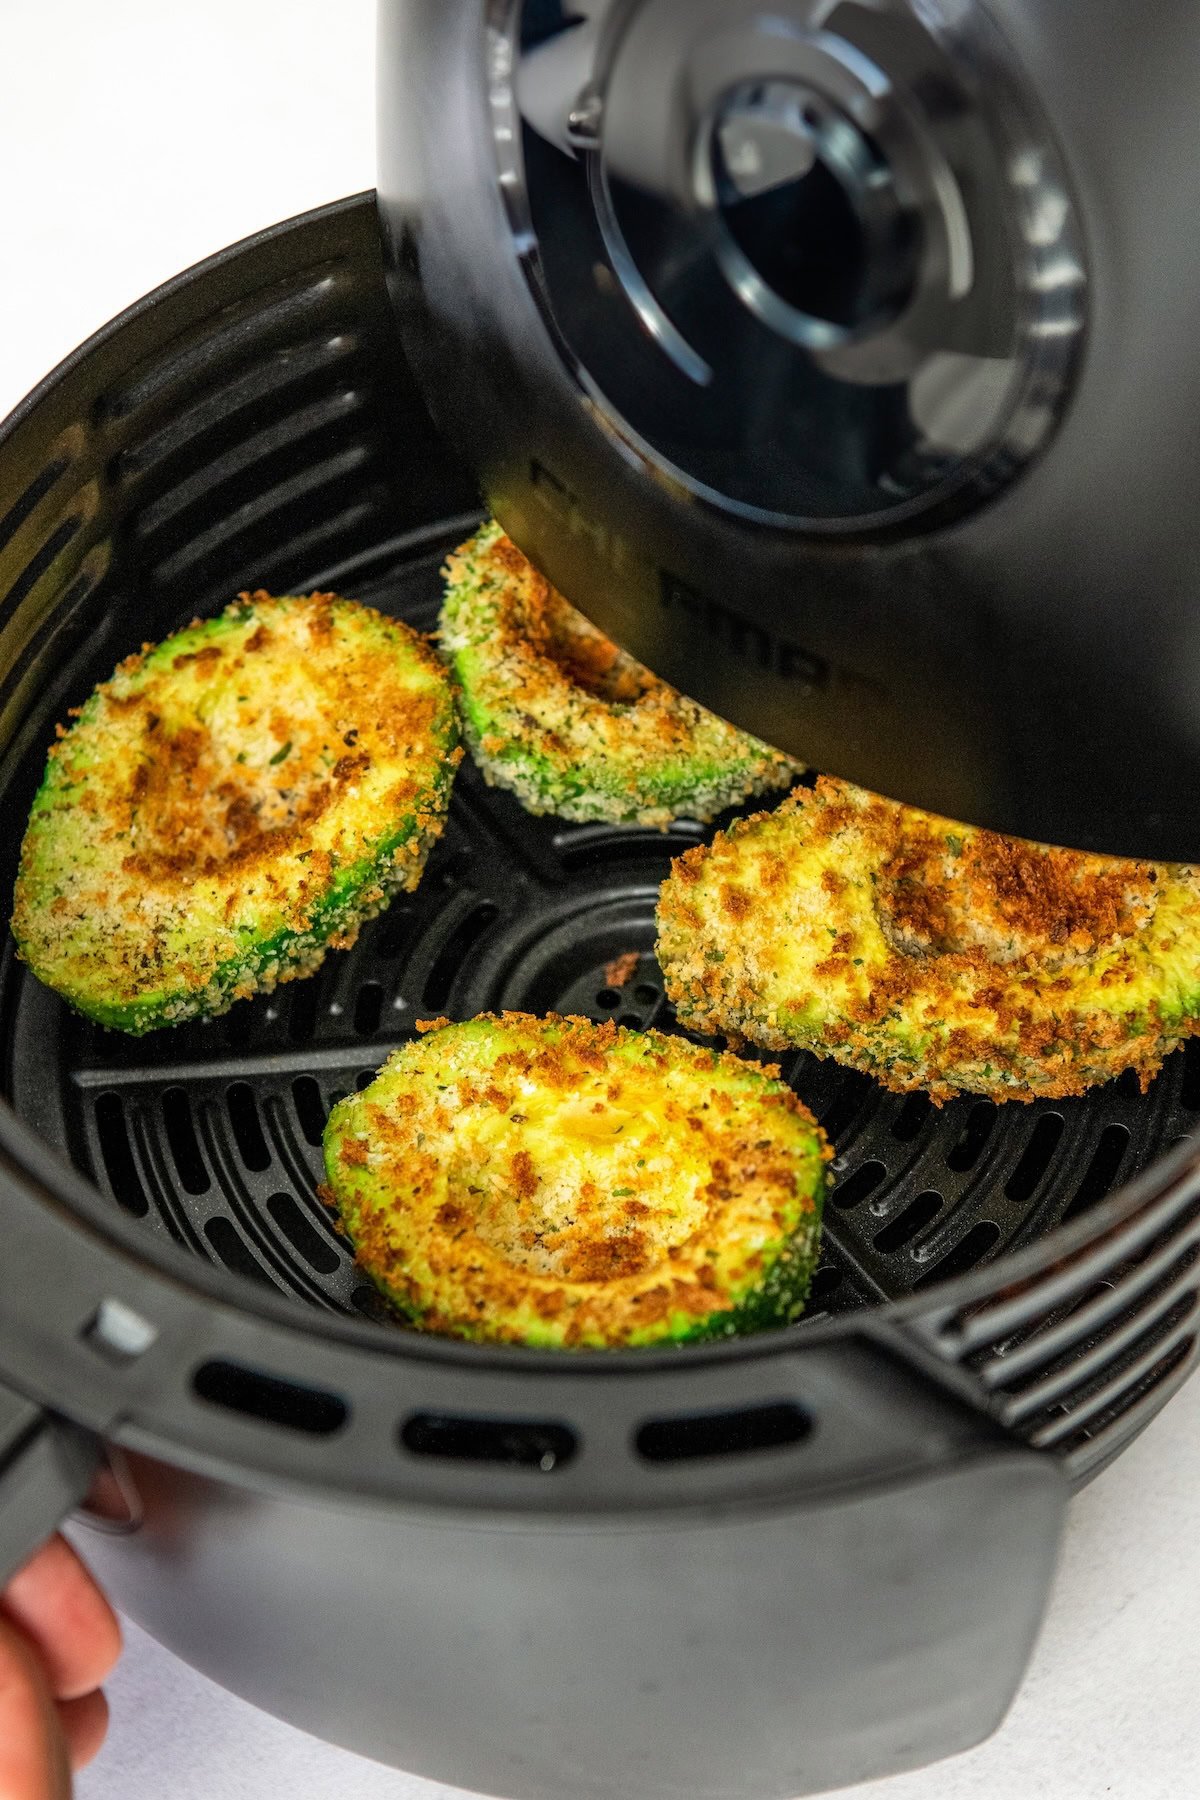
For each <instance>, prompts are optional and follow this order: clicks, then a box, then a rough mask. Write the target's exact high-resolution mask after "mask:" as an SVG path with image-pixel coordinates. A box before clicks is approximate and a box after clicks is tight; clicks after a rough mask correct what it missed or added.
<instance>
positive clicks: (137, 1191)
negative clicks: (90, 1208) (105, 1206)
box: [96, 1094, 150, 1219]
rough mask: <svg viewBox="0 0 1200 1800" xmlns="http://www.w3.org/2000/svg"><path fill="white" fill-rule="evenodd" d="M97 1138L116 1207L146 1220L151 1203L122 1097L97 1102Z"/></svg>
mask: <svg viewBox="0 0 1200 1800" xmlns="http://www.w3.org/2000/svg"><path fill="white" fill-rule="evenodd" d="M96 1136H97V1138H98V1139H99V1141H100V1155H101V1156H102V1158H103V1159H104V1172H105V1174H106V1175H107V1176H108V1185H109V1187H110V1189H111V1190H112V1195H113V1198H114V1199H115V1200H116V1202H117V1205H118V1206H122V1207H124V1209H125V1211H126V1212H128V1213H132V1214H133V1216H134V1218H136V1219H144V1218H145V1217H146V1214H147V1213H148V1212H149V1211H150V1202H149V1200H147V1198H146V1192H145V1189H144V1188H143V1187H142V1181H141V1176H140V1175H139V1174H138V1170H137V1164H136V1162H135V1161H134V1160H133V1151H132V1149H131V1148H130V1143H129V1131H128V1127H127V1126H126V1123H125V1108H124V1106H122V1104H121V1096H120V1095H119V1094H101V1095H100V1097H99V1099H98V1100H97V1101H96Z"/></svg>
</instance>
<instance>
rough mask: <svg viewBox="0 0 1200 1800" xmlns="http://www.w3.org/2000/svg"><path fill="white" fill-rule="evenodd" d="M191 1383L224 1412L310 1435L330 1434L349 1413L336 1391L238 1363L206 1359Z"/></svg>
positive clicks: (342, 1423) (322, 1435) (203, 1397)
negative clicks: (242, 1415)
mask: <svg viewBox="0 0 1200 1800" xmlns="http://www.w3.org/2000/svg"><path fill="white" fill-rule="evenodd" d="M192 1386H193V1388H194V1389H195V1390H196V1393H197V1394H198V1395H199V1396H200V1398H201V1400H207V1401H208V1403H209V1405H210V1406H223V1407H224V1408H225V1410H226V1411H227V1412H234V1413H242V1414H244V1415H245V1417H247V1418H251V1419H265V1420H266V1421H267V1422H268V1423H269V1424H271V1425H284V1426H286V1427H287V1429H288V1430H289V1431H304V1432H307V1433H309V1435H310V1436H313V1437H329V1436H331V1435H332V1433H333V1432H335V1431H340V1430H341V1428H342V1426H343V1425H344V1424H345V1423H346V1420H347V1418H348V1417H349V1408H348V1407H347V1405H346V1402H345V1401H344V1400H342V1399H339V1397H338V1396H337V1395H336V1394H329V1393H325V1392H323V1390H322V1389H320V1388H311V1387H300V1386H299V1385H298V1384H297V1383H296V1382H293V1381H281V1380H280V1379H279V1377H278V1376H276V1375H264V1374H262V1373H261V1371H260V1370H258V1369H247V1368H244V1367H243V1366H242V1364H240V1363H232V1362H206V1363H204V1364H202V1365H201V1367H200V1368H198V1369H197V1370H196V1373H195V1375H194V1376H193V1377H192Z"/></svg>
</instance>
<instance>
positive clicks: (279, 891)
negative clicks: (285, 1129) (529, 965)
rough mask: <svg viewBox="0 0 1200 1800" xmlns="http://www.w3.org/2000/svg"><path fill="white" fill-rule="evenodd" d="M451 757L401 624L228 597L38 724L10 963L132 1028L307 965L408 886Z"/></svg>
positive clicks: (213, 1009) (440, 809)
mask: <svg viewBox="0 0 1200 1800" xmlns="http://www.w3.org/2000/svg"><path fill="white" fill-rule="evenodd" d="M461 755H462V752H461V750H460V749H458V748H457V725H456V721H455V714H454V703H453V697H452V694H451V691H450V684H449V681H448V678H447V676H446V672H445V669H444V667H443V665H442V663H441V661H440V659H439V658H438V657H437V655H436V654H435V653H434V652H433V651H432V650H431V649H430V647H429V645H428V644H427V643H425V642H424V640H423V639H421V638H420V637H418V636H417V634H416V633H415V632H413V631H411V630H410V629H409V628H408V627H407V626H406V625H401V624H398V623H397V622H396V621H395V620H392V619H388V618H385V617H383V616H382V615H381V614H380V613H377V612H374V611H373V610H372V609H370V608H369V607H365V606H360V605H357V604H355V603H354V602H352V601H348V600H342V599H339V598H338V597H337V596H336V595H333V594H309V595H306V596H289V597H285V598H281V599H272V598H271V597H270V596H269V595H267V594H264V593H255V594H247V595H243V596H242V597H241V599H240V600H238V601H237V602H236V603H235V604H234V605H232V606H230V607H229V608H228V610H227V611H226V612H224V613H223V614H222V615H221V616H220V617H218V618H215V619H208V620H203V621H201V620H197V621H195V622H194V623H193V624H192V625H190V626H188V627H187V628H186V630H183V631H180V632H177V633H176V634H175V635H174V636H173V637H170V638H168V639H167V640H166V641H165V642H164V643H161V644H159V645H157V646H152V645H147V646H145V647H144V649H143V650H142V651H140V652H139V653H138V654H136V655H134V656H130V657H127V658H126V660H125V661H124V662H123V663H121V665H120V666H119V668H118V669H117V670H116V672H115V674H114V675H113V676H112V679H111V680H109V681H107V682H104V683H103V684H102V685H101V686H100V687H98V688H97V689H96V690H95V691H94V692H93V694H92V695H91V697H90V698H89V699H88V700H87V702H86V703H85V704H84V706H83V707H81V708H80V709H79V711H78V714H77V716H76V718H75V722H74V724H73V725H72V726H71V727H70V729H69V730H67V731H65V732H63V731H61V728H60V737H59V741H58V742H57V743H56V744H55V745H54V746H53V747H52V749H51V751H50V757H49V761H48V763H47V766H46V772H45V775H44V778H43V780H42V784H41V787H40V789H39V791H38V794H37V796H36V798H35V800H34V803H33V809H32V812H31V815H30V819H29V825H28V829H27V831H26V833H25V838H24V842H23V844H22V848H21V862H20V871H19V875H18V879H17V885H16V893H15V897H14V901H15V903H14V911H13V920H12V926H13V934H14V936H15V938H16V942H17V948H18V951H19V953H20V955H21V956H22V957H23V958H24V960H25V962H26V963H28V965H29V967H30V968H31V969H32V970H33V973H34V974H35V975H36V976H38V978H39V979H40V980H42V981H44V982H45V983H46V984H47V985H48V986H49V987H52V988H54V989H55V990H56V991H57V992H58V993H59V994H61V995H62V996H63V998H64V999H66V1000H68V1001H69V1002H70V1004H71V1005H72V1006H74V1007H76V1008H77V1009H78V1010H79V1011H80V1012H82V1013H85V1014H87V1016H88V1017H89V1018H92V1019H96V1020H98V1021H99V1022H100V1023H101V1024H103V1025H109V1026H115V1027H116V1028H117V1029H119V1030H121V1031H127V1032H131V1033H134V1034H137V1033H141V1032H145V1031H150V1030H152V1029H154V1028H155V1027H157V1026H162V1025H175V1024H179V1023H180V1022H181V1021H183V1020H185V1019H191V1018H196V1017H211V1016H213V1015H214V1014H217V1013H221V1012H224V1011H226V1010H227V1009H228V1008H229V1007H230V1006H231V1005H232V1003H233V1002H234V1001H235V1000H240V999H243V998H245V997H246V996H248V995H250V994H254V993H261V992H266V991H268V990H270V989H271V988H273V987H274V986H275V985H276V983H277V982H280V981H289V980H292V979H293V978H295V977H296V976H300V975H309V974H311V973H312V972H313V971H314V970H315V969H316V968H317V967H318V966H319V964H320V963H321V961H322V960H323V958H324V956H325V952H326V950H327V949H328V948H329V946H330V945H335V946H337V947H339V948H340V947H343V946H346V945H348V944H350V943H352V942H353V940H354V936H355V933H356V932H357V929H358V927H359V925H360V924H361V923H362V921H363V920H365V919H368V918H370V917H371V916H372V915H373V914H374V913H377V912H378V911H379V910H380V909H381V908H382V907H383V906H385V905H386V904H387V901H388V899H389V898H390V897H391V895H393V894H394V893H396V892H397V891H398V890H400V889H404V888H413V887H415V886H416V884H417V882H418V881H419V879H420V876H421V872H422V869H423V868H424V865H425V859H426V856H427V854H428V852H429V849H430V847H431V845H432V844H433V843H434V841H435V840H436V839H437V837H438V836H439V834H440V832H441V830H442V826H443V823H444V821H445V815H446V808H447V806H448V804H449V796H450V787H451V783H452V781H453V775H454V768H455V765H456V763H457V761H458V759H459V758H460V757H461Z"/></svg>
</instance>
